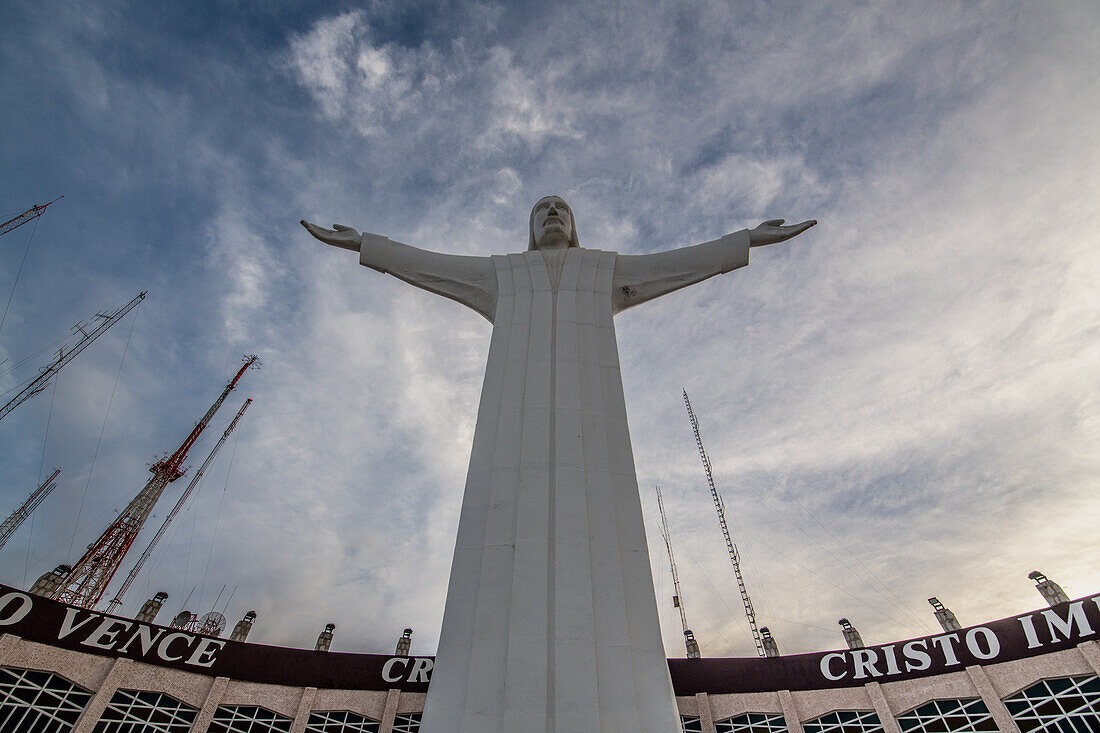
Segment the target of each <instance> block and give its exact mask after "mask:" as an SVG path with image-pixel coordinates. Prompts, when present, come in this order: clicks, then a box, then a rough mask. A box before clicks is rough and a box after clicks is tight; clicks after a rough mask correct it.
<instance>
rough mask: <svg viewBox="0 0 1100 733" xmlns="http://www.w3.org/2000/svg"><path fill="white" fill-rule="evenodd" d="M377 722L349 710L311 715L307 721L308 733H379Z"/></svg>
mask: <svg viewBox="0 0 1100 733" xmlns="http://www.w3.org/2000/svg"><path fill="white" fill-rule="evenodd" d="M379 725H380V724H379V723H378V721H377V720H371V719H370V718H364V717H363V716H362V715H356V714H355V713H352V712H348V711H347V710H332V711H328V712H324V713H310V714H309V720H308V721H306V733H378V729H379Z"/></svg>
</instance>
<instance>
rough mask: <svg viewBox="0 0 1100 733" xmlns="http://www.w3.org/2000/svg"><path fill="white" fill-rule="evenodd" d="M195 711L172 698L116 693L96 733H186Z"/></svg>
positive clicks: (123, 691) (136, 692)
mask: <svg viewBox="0 0 1100 733" xmlns="http://www.w3.org/2000/svg"><path fill="white" fill-rule="evenodd" d="M197 713H198V710H196V709H195V708H193V707H191V706H189V705H185V704H184V703H182V702H180V701H179V700H177V699H176V698H174V697H170V696H168V695H165V694H163V693H160V692H147V691H145V690H115V694H114V695H113V696H112V697H111V702H109V703H107V708H106V709H105V710H104V711H103V715H102V716H101V717H100V719H99V722H98V723H96V724H95V728H94V729H93V730H94V732H95V733H134V731H141V733H187V732H188V731H189V730H191V724H192V723H194V722H195V715H196V714H197Z"/></svg>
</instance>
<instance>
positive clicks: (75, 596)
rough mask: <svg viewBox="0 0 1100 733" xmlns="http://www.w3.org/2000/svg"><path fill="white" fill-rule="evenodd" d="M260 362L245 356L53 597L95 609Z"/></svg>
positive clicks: (257, 358) (152, 467)
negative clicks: (194, 451)
mask: <svg viewBox="0 0 1100 733" xmlns="http://www.w3.org/2000/svg"><path fill="white" fill-rule="evenodd" d="M258 364H259V357H257V356H256V355H254V354H251V355H248V356H245V357H244V364H243V365H242V366H241V368H240V369H239V370H238V371H237V374H236V376H234V377H233V379H231V380H230V381H229V384H227V385H226V386H225V389H223V390H222V393H221V395H220V396H219V397H218V399H216V400H215V401H214V404H213V405H211V406H210V409H209V410H207V411H206V414H205V415H203V417H202V420H200V421H199V423H198V425H196V426H195V428H194V429H193V430H192V431H191V433H190V434H189V435H188V436H187V438H186V439H185V440H184V441H183V444H182V445H180V447H179V448H177V449H176V451H175V453H173V454H172V455H170V456H168V457H166V458H162V459H161V460H159V461H157V462H156V463H154V464H153V465H152V466H151V467H150V468H149V470H150V471H151V472H152V474H153V477H152V478H150V479H149V482H148V483H147V484H145V488H143V489H142V490H141V491H140V492H138V495H137V496H135V497H134V498H133V499H132V500H131V501H130V503H129V505H127V507H126V509H125V510H123V512H122V513H121V514H120V515H119V516H118V519H116V520H115V521H114V522H112V523H111V526H109V527H108V528H107V529H106V531H104V533H103V534H101V535H100V536H99V539H97V540H96V541H95V542H93V543H92V544H91V545H90V546H89V547H88V551H87V552H85V553H84V556H83V557H82V558H80V561H79V562H77V564H76V565H75V566H74V567H73V570H72V572H71V573H69V577H68V578H67V579H66V581H65V583H64V584H63V585H62V586H61V587H60V588H58V589H57V591H55V593H54V594H53V596H52V597H53V598H54V599H55V600H58V601H61V602H63V603H68V604H69V605H72V606H80V607H81V608H94V607H95V605H96V604H97V603H99V599H100V598H102V597H103V593H104V591H106V590H107V584H108V583H110V582H111V578H113V577H114V575H115V573H116V572H118V567H119V565H120V564H121V563H122V559H123V558H124V557H125V556H126V553H127V552H128V551H129V549H130V545H132V544H133V543H134V540H135V539H136V538H137V536H138V532H140V531H141V528H142V526H143V525H144V524H145V520H146V519H148V518H149V513H150V512H152V511H153V507H154V506H155V505H156V503H157V500H158V499H160V496H161V494H163V493H164V489H165V487H167V486H168V484H169V483H171V482H173V481H175V480H176V479H178V478H179V477H181V476H183V473H184V469H183V461H184V460H185V459H186V458H187V452H188V451H189V450H190V449H191V446H193V445H194V444H195V441H196V440H198V438H199V435H201V434H202V431H203V430H205V429H206V426H207V424H209V422H210V420H211V419H212V418H213V417H214V413H216V412H217V411H218V408H219V407H221V406H222V403H223V402H225V398H226V397H227V396H229V393H230V392H232V391H233V388H234V387H236V386H237V382H238V381H239V380H240V378H241V377H242V376H243V375H244V373H245V370H247V369H248V368H249V367H251V366H253V365H258Z"/></svg>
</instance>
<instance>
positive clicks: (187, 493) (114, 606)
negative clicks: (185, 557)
mask: <svg viewBox="0 0 1100 733" xmlns="http://www.w3.org/2000/svg"><path fill="white" fill-rule="evenodd" d="M251 404H252V398H251V397H249V398H248V399H247V400H245V401H244V404H243V405H241V409H239V410H237V415H236V417H234V418H233V421H232V422H231V423H229V427H228V428H226V429H225V432H224V433H222V437H220V438H218V442H217V443H215V444H214V447H213V448H212V449H211V450H210V455H208V456H207V457H206V460H205V461H203V462H202V465H201V466H199V468H198V470H197V471H195V473H194V474H193V475H192V476H191V482H190V483H189V484H187V488H186V489H184V490H183V493H182V494H180V498H179V499H178V500H176V505H175V506H174V507H172V511H170V512H168V516H167V517H165V518H164V523H163V524H161V525H160V529H158V530H157V533H156V534H155V535H153V539H151V540H149V546H148V547H146V548H145V551H144V552H142V553H141V557H139V558H138V559H137V562H136V563H134V567H133V569H132V570H131V571H130V574H129V575H127V576H126V580H125V581H123V583H122V587H121V588H119V589H118V593H115V597H114V598H113V599H112V600H111V602H110V603H109V604H107V613H111V614H117V613H118V611H119V610H120V609H121V608H122V597H123V596H124V595H126V591H128V590H130V586H131V585H133V582H134V578H136V577H137V575H138V573H140V572H141V569H142V568H143V567H145V561H146V560H148V559H149V555H151V554H152V553H153V548H155V547H156V546H157V543H158V542H160V540H161V538H162V537H163V536H164V533H165V532H167V531H168V525H169V524H171V523H172V520H173V519H175V518H176V515H177V514H179V513H180V509H182V508H183V505H184V504H186V503H187V500H188V499H189V498H190V497H191V493H192V492H193V491H194V490H195V487H197V486H198V485H199V482H200V481H202V477H203V474H205V473H206V469H207V468H209V467H210V464H211V463H213V461H214V456H216V455H218V451H219V450H221V447H222V445H224V444H225V441H226V439H227V438H228V437H229V434H230V433H232V432H233V428H235V427H237V422H238V421H239V420H240V419H241V415H243V414H244V411H245V410H247V409H248V406H249V405H251ZM215 605H217V604H215Z"/></svg>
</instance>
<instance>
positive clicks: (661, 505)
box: [657, 486, 688, 631]
mask: <svg viewBox="0 0 1100 733" xmlns="http://www.w3.org/2000/svg"><path fill="white" fill-rule="evenodd" d="M657 510H658V511H659V512H660V513H661V538H662V539H664V541H665V549H666V550H668V564H669V565H671V566H672V588H673V590H675V591H676V595H674V596H672V605H673V606H675V607H676V608H678V609H679V610H680V626H682V627H683V629H684V631H687V630H688V622H687V616H686V615H685V614H684V599H683V597H682V596H681V595H680V575H679V573H677V572H676V557H675V556H674V555H673V554H672V535H671V534H669V531H668V517H667V516H666V515H665V502H664V499H663V498H662V497H661V487H660V486H658V487H657Z"/></svg>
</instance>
